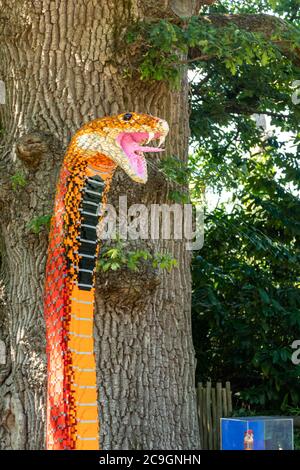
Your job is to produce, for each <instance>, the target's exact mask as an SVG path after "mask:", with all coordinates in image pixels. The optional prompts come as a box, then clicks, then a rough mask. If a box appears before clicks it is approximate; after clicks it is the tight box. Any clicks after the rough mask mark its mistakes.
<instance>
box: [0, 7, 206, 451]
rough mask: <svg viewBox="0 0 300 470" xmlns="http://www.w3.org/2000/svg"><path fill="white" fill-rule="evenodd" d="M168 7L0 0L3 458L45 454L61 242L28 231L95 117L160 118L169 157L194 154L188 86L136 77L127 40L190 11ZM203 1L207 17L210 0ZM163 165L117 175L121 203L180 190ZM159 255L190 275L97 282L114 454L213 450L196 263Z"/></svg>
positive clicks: (102, 388) (174, 249)
mask: <svg viewBox="0 0 300 470" xmlns="http://www.w3.org/2000/svg"><path fill="white" fill-rule="evenodd" d="M160 3H161V2H153V1H142V0H131V1H127V0H102V1H101V2H100V1H98V0H86V1H82V2H77V1H75V0H39V1H36V0H25V1H22V2H21V1H15V2H11V1H7V0H0V12H1V13H0V31H1V33H0V34H1V51H0V78H1V79H2V80H3V81H4V82H5V84H6V104H5V105H0V113H1V114H0V116H1V129H2V138H1V157H0V182H1V187H0V204H1V219H0V230H1V231H0V251H1V277H2V279H3V281H4V284H5V296H6V304H5V305H4V304H3V303H2V304H0V328H1V330H0V340H1V345H2V346H1V351H2V352H1V361H0V424H1V427H0V448H1V449H12V448H13V449H25V448H26V449H42V448H44V445H45V432H44V430H45V381H46V356H45V330H44V318H43V308H42V298H43V284H44V269H45V261H46V251H47V241H48V240H47V236H48V233H47V229H45V228H42V230H41V231H40V232H39V233H37V234H36V233H33V232H32V230H30V228H29V226H28V224H30V221H32V220H33V219H36V218H37V217H40V216H44V215H47V214H50V213H51V211H52V207H53V201H54V193H55V187H56V179H57V175H58V170H59V167H60V162H61V159H62V155H63V153H64V150H65V148H66V145H67V144H68V141H69V138H70V136H71V135H72V133H73V132H74V131H75V130H76V129H78V128H79V127H80V126H81V125H82V124H83V122H85V121H88V120H90V119H93V118H95V117H101V116H103V115H109V114H115V113H118V112H123V111H130V110H134V111H137V112H147V113H152V114H154V115H157V116H160V117H162V118H164V119H166V120H167V121H168V122H169V124H170V128H171V133H170V136H169V139H168V148H167V151H168V154H174V155H178V156H180V158H182V159H186V157H187V148H188V133H189V130H188V102H187V83H186V79H185V77H183V81H182V87H181V90H180V92H175V91H170V90H169V89H168V88H167V87H166V86H165V85H163V84H160V83H157V84H153V85H149V83H143V82H140V81H138V80H136V78H134V79H131V78H128V77H127V78H126V64H127V56H126V46H125V45H124V43H122V42H120V37H121V35H122V32H123V31H124V30H125V29H126V27H127V25H128V24H129V23H131V22H132V21H134V20H136V19H139V18H144V17H145V16H146V15H149V14H150V13H149V12H151V16H152V17H153V16H163V15H170V14H176V8H177V11H178V8H179V9H180V5H179V4H180V2H178V1H177V2H173V4H176V5H175V7H174V5H173V7H174V8H173V9H172V5H171V4H170V5H169V2H168V1H165V2H162V3H163V4H164V6H162V5H161V4H160ZM170 3H172V2H170ZM182 3H184V2H182ZM190 3H191V5H192V7H193V8H197V6H199V5H200V4H201V3H202V4H203V3H205V2H190ZM206 3H209V2H206ZM150 170H151V171H150V177H149V182H148V184H147V185H146V186H145V187H141V186H139V185H133V184H132V183H131V182H130V181H129V180H128V179H127V177H126V176H124V175H123V174H122V172H118V174H117V175H116V178H115V184H114V186H113V188H112V191H111V194H112V196H111V197H112V199H111V200H112V201H113V202H116V203H117V196H118V195H119V194H125V193H128V194H129V201H128V203H129V204H130V203H132V202H142V203H147V204H150V203H154V202H159V203H162V202H164V201H166V199H167V191H168V187H167V183H166V182H165V180H164V178H163V177H162V176H161V174H160V173H159V172H157V171H156V170H155V169H153V167H152V166H151V167H150ZM20 175H22V178H21V179H20ZM24 178H25V180H26V185H24V184H25V183H24V181H23V179H24ZM154 248H155V249H156V250H158V251H162V250H163V249H166V250H167V251H169V252H171V253H172V254H173V256H174V257H175V258H176V259H177V260H178V264H179V267H178V269H175V270H173V272H172V273H170V274H168V273H156V272H148V273H146V274H144V275H139V274H138V275H136V274H132V273H129V272H123V273H121V274H120V275H119V277H118V278H117V279H115V278H114V277H113V276H111V275H106V276H103V275H101V278H100V276H99V279H98V297H97V311H96V313H95V319H96V328H95V339H96V353H97V375H98V386H99V399H100V406H101V418H100V421H101V422H100V425H101V446H102V448H104V449H134V448H143V449H152V448H155V449H164V448H167V449H193V448H199V446H200V443H199V433H198V423H197V413H196V404H195V387H194V370H195V359H194V350H193V345H192V339H191V322H190V292H191V282H190V271H189V262H190V259H189V254H188V252H187V251H186V250H185V247H184V244H183V243H181V242H175V241H166V242H161V243H159V242H157V243H156V244H155V246H154ZM4 345H5V348H4ZM5 349H6V352H3V351H4V350H5ZM3 356H5V357H4V359H3Z"/></svg>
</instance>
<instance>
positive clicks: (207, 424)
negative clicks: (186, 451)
mask: <svg viewBox="0 0 300 470" xmlns="http://www.w3.org/2000/svg"><path fill="white" fill-rule="evenodd" d="M197 402H198V417H199V427H200V436H201V445H202V449H207V450H218V449H220V419H221V418H225V417H227V416H230V415H231V413H232V392H231V388H230V382H226V384H225V388H222V384H221V383H219V382H218V383H217V384H216V387H215V388H214V387H212V384H211V382H207V383H206V385H205V386H204V385H203V384H202V383H201V382H200V383H199V384H198V387H197Z"/></svg>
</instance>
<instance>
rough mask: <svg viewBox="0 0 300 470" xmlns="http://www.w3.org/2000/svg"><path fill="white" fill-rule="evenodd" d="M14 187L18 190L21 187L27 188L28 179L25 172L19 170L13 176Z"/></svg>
mask: <svg viewBox="0 0 300 470" xmlns="http://www.w3.org/2000/svg"><path fill="white" fill-rule="evenodd" d="M10 179H11V183H12V188H13V190H14V191H17V190H18V189H19V188H25V186H26V185H27V181H26V178H25V176H24V175H23V173H20V172H17V173H15V174H14V175H12V176H11V178H10Z"/></svg>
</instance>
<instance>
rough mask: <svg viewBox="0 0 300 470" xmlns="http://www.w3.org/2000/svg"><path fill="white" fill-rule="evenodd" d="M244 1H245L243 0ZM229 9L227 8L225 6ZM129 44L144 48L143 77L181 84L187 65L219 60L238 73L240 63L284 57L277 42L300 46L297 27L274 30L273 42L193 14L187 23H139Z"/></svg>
mask: <svg viewBox="0 0 300 470" xmlns="http://www.w3.org/2000/svg"><path fill="white" fill-rule="evenodd" d="M241 3H242V2H241ZM222 9H223V11H226V8H224V7H223V8H222ZM126 39H127V43H128V44H129V45H132V44H133V45H134V46H136V45H139V47H140V48H141V49H142V53H141V54H140V58H139V62H138V63H136V64H132V66H134V69H136V68H138V70H139V74H140V79H141V80H165V81H167V82H169V83H171V84H172V85H175V86H177V87H178V86H179V85H180V78H181V72H182V70H183V68H184V67H186V66H187V65H190V66H191V67H199V66H200V67H201V66H202V64H203V63H210V62H211V61H216V60H217V61H218V63H220V64H222V65H223V66H225V68H226V69H227V70H228V71H229V72H230V74H231V75H233V76H235V75H236V74H237V73H238V71H239V68H240V67H241V66H245V65H250V66H254V65H255V66H256V68H258V69H260V68H264V67H266V66H270V67H271V68H273V67H274V64H275V63H276V61H278V60H280V58H281V57H282V53H281V51H280V50H279V49H278V46H277V45H276V43H277V41H278V40H280V41H283V40H284V41H285V43H286V45H288V47H289V50H290V53H291V52H292V51H295V50H296V49H297V48H299V46H300V34H299V31H298V29H296V28H294V27H292V25H291V28H290V29H287V30H286V31H284V32H283V31H281V32H279V31H278V32H274V33H273V34H272V41H270V40H269V39H268V38H266V37H264V35H263V34H261V33H256V32H251V31H246V30H242V29H239V28H238V26H237V25H235V24H233V23H232V24H230V25H228V26H222V27H221V26H220V27H218V28H216V27H214V26H213V25H212V24H211V23H210V22H209V21H204V20H203V18H202V17H201V16H195V17H192V18H191V19H190V20H189V21H188V22H185V24H184V25H180V24H176V23H172V22H170V21H167V20H163V19H162V20H160V21H158V22H154V21H150V22H149V21H148V22H146V21H143V22H137V23H135V25H134V26H133V27H132V28H131V29H130V30H129V31H128V33H127V37H126ZM192 48H197V50H199V51H200V53H199V56H198V57H197V58H193V60H190V61H189V60H187V59H186V57H187V55H188V51H189V50H190V49H192Z"/></svg>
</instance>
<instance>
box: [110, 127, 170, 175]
mask: <svg viewBox="0 0 300 470" xmlns="http://www.w3.org/2000/svg"><path fill="white" fill-rule="evenodd" d="M166 135H167V134H166V133H165V132H121V133H120V134H119V135H118V137H117V139H116V140H117V142H118V144H119V145H120V147H121V149H122V150H123V152H124V153H125V155H126V157H127V161H126V162H124V163H123V165H122V166H123V169H124V170H125V171H126V173H127V174H128V175H129V176H130V177H131V178H132V179H133V180H134V181H137V182H140V183H145V182H146V181H147V162H146V159H145V156H144V153H145V152H163V151H164V149H163V148H161V146H162V145H163V143H164V141H165V139H166ZM154 139H159V142H158V146H157V147H149V146H148V145H147V144H149V142H151V141H152V140H154Z"/></svg>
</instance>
